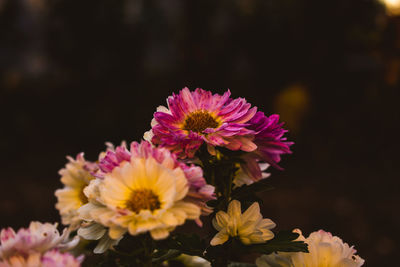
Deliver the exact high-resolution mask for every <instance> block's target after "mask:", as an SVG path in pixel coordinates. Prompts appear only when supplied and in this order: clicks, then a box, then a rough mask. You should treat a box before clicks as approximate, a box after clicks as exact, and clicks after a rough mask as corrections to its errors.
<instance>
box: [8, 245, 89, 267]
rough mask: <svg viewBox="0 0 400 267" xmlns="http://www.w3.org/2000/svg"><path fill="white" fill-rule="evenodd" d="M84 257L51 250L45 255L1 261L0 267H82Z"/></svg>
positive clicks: (24, 256) (37, 254)
mask: <svg viewBox="0 0 400 267" xmlns="http://www.w3.org/2000/svg"><path fill="white" fill-rule="evenodd" d="M82 261H83V255H82V256H79V257H78V258H75V257H74V256H72V255H71V254H69V253H68V252H65V253H61V252H59V251H58V250H56V249H55V250H51V251H48V252H46V253H44V254H41V253H31V254H28V255H16V256H13V257H11V258H9V259H7V260H4V261H2V260H0V267H80V266H81V263H82Z"/></svg>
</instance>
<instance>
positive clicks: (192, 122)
mask: <svg viewBox="0 0 400 267" xmlns="http://www.w3.org/2000/svg"><path fill="white" fill-rule="evenodd" d="M218 126H219V123H218V121H217V120H216V119H215V118H214V117H213V116H212V115H211V114H210V113H208V112H207V111H202V110H199V111H195V112H193V113H191V114H189V115H188V116H187V117H186V119H185V121H184V122H183V129H184V130H186V131H193V132H196V133H201V132H203V131H204V130H205V129H207V128H217V127H218Z"/></svg>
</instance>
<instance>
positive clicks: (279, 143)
mask: <svg viewBox="0 0 400 267" xmlns="http://www.w3.org/2000/svg"><path fill="white" fill-rule="evenodd" d="M167 103H168V108H167V107H164V106H160V107H158V108H157V112H156V113H154V119H153V120H152V123H151V127H152V129H151V130H150V131H148V132H146V133H145V135H144V138H145V140H148V141H151V142H152V143H153V144H155V145H157V146H161V147H166V148H168V149H169V150H171V151H173V152H174V153H177V154H178V155H179V157H181V158H186V157H188V158H193V156H194V154H195V152H196V151H197V150H198V148H199V147H200V146H201V145H202V144H203V143H206V144H207V148H208V151H209V152H210V153H211V154H214V153H215V147H218V146H219V147H225V148H227V149H230V150H240V151H244V152H250V153H244V155H243V163H242V164H241V166H240V167H241V171H240V173H239V174H238V175H240V176H241V177H240V178H239V179H237V182H238V183H236V182H235V184H236V185H237V186H239V184H240V185H243V184H250V183H253V182H256V181H258V180H260V179H263V178H266V177H268V176H269V174H266V173H264V172H263V169H262V168H261V167H260V165H259V164H263V163H268V164H269V165H272V166H274V167H276V168H278V169H281V168H280V167H279V166H278V163H279V161H280V155H282V154H287V153H291V151H290V148H289V147H290V145H291V144H293V143H292V142H287V141H286V138H285V137H284V136H283V135H284V134H285V132H287V131H286V130H284V129H283V128H282V125H283V123H279V122H278V121H279V116H278V115H271V116H270V117H267V116H265V115H264V113H263V112H257V108H256V107H253V108H251V105H250V104H249V103H247V102H246V100H245V99H243V98H237V99H232V98H230V92H229V91H227V92H226V93H224V94H223V95H218V94H214V95H212V93H211V92H209V91H204V90H202V89H196V90H195V91H193V92H191V91H189V89H188V88H184V89H183V90H182V91H180V92H179V94H173V95H172V96H170V97H168V99H167ZM262 166H263V167H265V165H262ZM243 178H244V179H243Z"/></svg>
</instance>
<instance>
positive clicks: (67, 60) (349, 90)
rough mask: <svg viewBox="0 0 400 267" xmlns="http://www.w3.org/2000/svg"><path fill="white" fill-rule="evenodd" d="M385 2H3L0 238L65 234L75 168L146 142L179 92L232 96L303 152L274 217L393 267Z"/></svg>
mask: <svg viewBox="0 0 400 267" xmlns="http://www.w3.org/2000/svg"><path fill="white" fill-rule="evenodd" d="M385 1H386V2H385ZM385 1H384V2H379V1H378V0H353V1H349V0H335V1H320V0H236V1H226V0H221V1H213V0H211V1H205V0H203V1H185V0H169V1H161V0H160V1H154V0H118V1H116V0H87V1H71V0H0V36H1V37H0V119H1V126H0V151H1V154H0V168H1V175H0V177H1V184H0V227H1V228H2V227H5V226H12V227H15V228H17V227H21V226H27V225H28V223H29V221H30V220H40V221H59V216H58V212H57V211H56V210H55V208H54V204H55V201H56V199H55V197H54V190H56V189H57V188H60V187H61V183H60V181H59V175H58V173H57V172H58V170H59V169H60V168H62V167H63V166H64V164H65V163H66V162H67V160H66V159H65V156H66V155H72V156H75V155H76V154H77V153H79V152H81V151H84V152H85V155H86V158H87V159H89V160H96V158H97V155H98V153H99V151H101V150H103V149H104V148H105V146H104V142H106V141H111V142H113V143H116V144H118V143H120V141H121V140H127V141H129V142H130V141H134V140H140V139H141V138H142V135H143V132H144V131H147V130H148V129H149V127H150V121H151V119H152V114H153V112H154V111H155V109H156V107H157V106H158V105H164V104H165V99H166V97H167V96H168V95H170V94H171V93H172V92H178V90H180V89H182V88H183V87H185V86H188V87H189V88H190V89H192V90H194V89H195V88H197V87H201V88H203V89H206V90H212V91H214V92H218V93H222V92H224V91H225V90H227V89H228V88H229V89H230V90H231V91H232V95H233V97H245V98H246V99H247V100H248V101H249V102H250V103H252V104H253V105H256V106H258V107H259V109H260V110H263V111H264V112H265V113H266V114H273V113H279V114H280V115H281V119H282V120H283V121H285V122H286V128H288V129H289V130H290V132H289V134H288V137H289V140H293V141H295V143H296V144H295V145H294V146H293V147H292V148H293V151H294V153H293V154H292V155H290V156H285V157H284V158H283V160H282V162H281V165H282V166H283V167H284V168H285V169H286V170H285V171H284V172H281V171H277V170H271V172H272V173H273V175H272V177H271V178H269V179H270V181H271V184H273V185H274V186H275V187H276V189H275V190H274V191H272V192H268V193H266V194H265V195H264V196H263V199H264V200H265V201H264V207H263V213H264V216H265V217H269V218H271V219H272V220H274V221H275V222H277V225H278V227H277V228H278V229H293V228H301V229H302V230H303V232H304V233H305V234H306V235H308V234H309V233H310V232H312V231H315V230H318V229H324V230H327V231H330V232H332V233H333V234H335V235H338V236H340V237H342V238H343V240H344V241H345V242H347V243H349V244H351V245H353V244H354V245H355V247H356V249H357V250H358V253H359V255H360V256H362V257H363V258H364V259H366V261H367V263H366V266H395V265H396V264H395V259H397V258H398V257H397V254H398V250H399V249H400V245H399V243H398V241H397V240H398V238H399V237H400V235H399V231H398V230H397V229H398V226H399V224H400V213H399V212H398V210H399V208H398V205H399V204H400V195H399V185H400V179H399V178H400V175H399V172H398V169H399V168H398V164H399V156H398V149H399V144H398V141H397V138H398V137H399V135H398V131H397V132H396V130H397V128H400V127H399V123H400V118H399V114H400V112H399V108H398V105H399V99H400V98H399V96H400V94H399V89H400V80H399V79H400V16H398V15H399V14H400V1H399V0H385Z"/></svg>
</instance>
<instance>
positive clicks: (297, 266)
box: [256, 229, 364, 267]
mask: <svg viewBox="0 0 400 267" xmlns="http://www.w3.org/2000/svg"><path fill="white" fill-rule="evenodd" d="M294 232H296V233H298V234H300V236H299V238H298V239H297V240H301V241H304V242H305V243H307V244H308V250H309V253H303V252H296V253H294V252H293V253H292V252H291V253H287V252H278V253H274V254H270V255H263V256H261V257H260V258H258V259H257V260H256V264H257V266H258V267H304V266H307V267H320V266H327V267H328V266H329V267H359V266H362V265H363V264H364V260H363V259H362V258H361V257H360V256H357V255H355V253H356V252H357V251H356V250H355V249H354V248H353V247H350V246H349V245H348V244H347V243H344V242H343V241H342V239H340V238H339V237H337V236H332V234H331V233H328V232H325V231H323V230H319V231H317V232H313V233H311V234H310V235H309V237H308V238H305V237H304V236H303V235H302V233H301V231H300V230H298V229H296V230H294Z"/></svg>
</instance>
